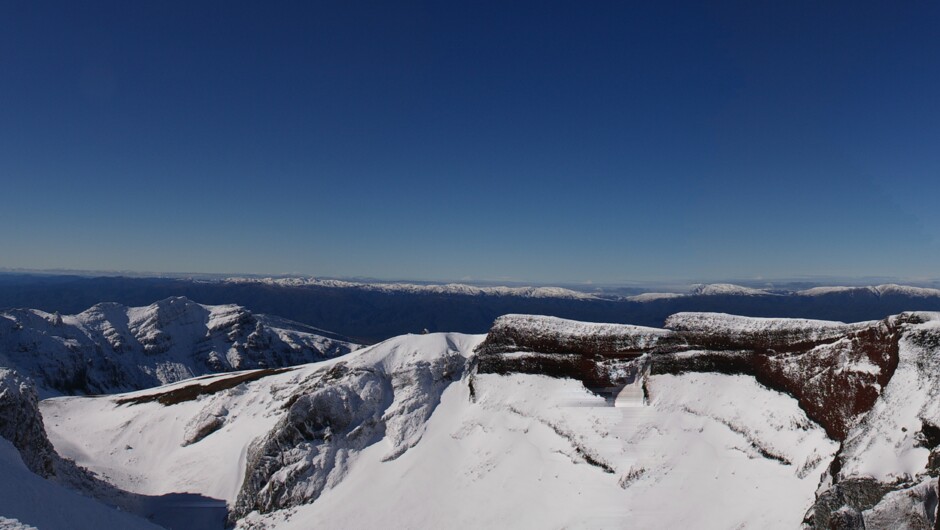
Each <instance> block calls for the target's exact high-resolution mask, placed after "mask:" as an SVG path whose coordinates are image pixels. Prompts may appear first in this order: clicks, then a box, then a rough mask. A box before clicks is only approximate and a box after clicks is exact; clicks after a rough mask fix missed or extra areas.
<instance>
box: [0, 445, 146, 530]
mask: <svg viewBox="0 0 940 530" xmlns="http://www.w3.org/2000/svg"><path fill="white" fill-rule="evenodd" d="M0 528H3V529H11V530H29V529H40V530H101V529H102V528H121V529H126V530H136V529H140V530H158V529H159V528H161V527H159V526H156V525H154V524H153V523H150V522H147V521H145V520H144V519H141V518H139V517H136V516H134V515H131V514H128V513H124V512H121V511H118V510H116V509H114V508H111V507H109V506H106V505H104V504H102V503H100V502H97V501H95V500H94V499H91V498H88V497H85V496H83V495H81V494H79V493H77V492H75V491H72V490H70V489H68V488H66V487H64V486H62V485H60V484H56V483H54V482H51V481H49V480H46V479H44V478H42V477H40V476H39V475H36V474H35V473H33V472H32V471H30V470H29V469H28V468H27V467H26V466H25V465H24V464H23V461H22V460H21V458H20V453H19V452H18V451H17V450H16V448H15V447H13V444H11V443H10V442H9V441H8V440H6V439H2V438H0Z"/></svg>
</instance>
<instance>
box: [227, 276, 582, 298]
mask: <svg viewBox="0 0 940 530" xmlns="http://www.w3.org/2000/svg"><path fill="white" fill-rule="evenodd" d="M224 282H226V283H233V284H263V285H274V286H278V287H328V288H337V289H355V290H361V291H375V292H381V293H391V294H400V293H404V294H437V295H463V296H504V297H521V298H561V299H566V298H567V299H574V300H598V299H599V298H598V296H596V295H594V294H591V293H585V292H581V291H573V290H571V289H565V288H563V287H531V286H526V287H506V286H493V287H481V286H477V285H467V284H463V283H446V284H415V283H404V282H383V283H378V282H350V281H346V280H332V279H325V278H244V277H232V278H226V279H225V280H224Z"/></svg>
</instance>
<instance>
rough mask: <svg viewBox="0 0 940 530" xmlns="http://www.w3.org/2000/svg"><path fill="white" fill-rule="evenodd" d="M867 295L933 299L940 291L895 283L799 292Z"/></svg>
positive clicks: (798, 292) (797, 293)
mask: <svg viewBox="0 0 940 530" xmlns="http://www.w3.org/2000/svg"><path fill="white" fill-rule="evenodd" d="M851 292H856V293H865V294H871V295H874V296H907V297H912V298H933V297H940V289H931V288H928V287H913V286H910V285H898V284H894V283H888V284H882V285H870V286H832V287H813V288H811V289H804V290H802V291H797V292H796V293H794V294H796V295H800V296H824V295H828V294H836V293H851Z"/></svg>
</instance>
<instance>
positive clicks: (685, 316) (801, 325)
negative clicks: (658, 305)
mask: <svg viewBox="0 0 940 530" xmlns="http://www.w3.org/2000/svg"><path fill="white" fill-rule="evenodd" d="M869 325H871V323H870V322H858V323H854V324H845V323H843V322H834V321H830V320H812V319H805V318H761V317H742V316H737V315H729V314H727V313H693V312H685V313H676V314H674V315H672V316H670V317H669V318H667V319H666V324H665V327H666V328H668V329H676V330H700V331H708V332H711V333H721V334H728V333H732V334H749V335H756V334H763V333H774V332H786V333H797V332H798V333H801V334H803V333H805V334H806V340H816V339H819V338H823V337H827V336H837V335H840V334H842V333H844V332H846V331H847V330H849V329H852V328H861V327H865V326H869Z"/></svg>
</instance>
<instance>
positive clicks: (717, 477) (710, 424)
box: [240, 374, 837, 530]
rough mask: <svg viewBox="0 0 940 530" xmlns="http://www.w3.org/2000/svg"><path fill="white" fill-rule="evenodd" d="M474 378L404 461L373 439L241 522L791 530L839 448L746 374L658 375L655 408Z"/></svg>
mask: <svg viewBox="0 0 940 530" xmlns="http://www.w3.org/2000/svg"><path fill="white" fill-rule="evenodd" d="M474 386H475V391H476V402H474V401H473V400H472V399H471V397H470V394H469V390H468V387H467V385H465V384H454V385H451V386H450V387H449V388H448V389H447V390H446V391H445V393H444V395H443V397H442V400H441V405H440V406H439V407H438V410H437V411H436V412H435V414H434V415H433V416H432V417H431V419H430V421H429V422H428V426H427V431H426V433H425V435H424V437H423V439H422V441H421V443H419V444H418V445H416V446H415V447H413V448H412V449H411V450H410V451H408V452H407V453H405V454H404V455H403V456H402V457H401V458H399V459H397V460H393V461H390V462H382V461H381V450H380V448H375V449H367V450H366V451H364V452H363V453H362V454H361V455H360V457H359V460H358V462H356V463H355V464H354V465H353V466H352V467H351V469H350V472H349V474H348V475H347V477H346V478H345V479H344V480H343V481H342V482H341V483H339V484H338V485H337V486H335V487H334V488H332V489H331V490H329V491H327V492H325V493H324V494H323V496H321V497H320V498H319V499H318V500H317V501H316V502H314V503H313V504H309V505H305V506H301V507H299V508H296V509H293V510H284V511H281V512H275V513H273V514H269V515H264V516H262V515H258V514H253V515H251V516H249V517H248V518H246V519H244V520H243V521H242V522H241V524H240V527H242V528H285V529H298V530H299V529H303V528H313V527H322V528H382V527H385V528H387V527H391V528H442V527H461V528H485V527H503V528H572V527H573V528H716V529H717V528H740V527H747V528H796V527H798V526H799V523H800V520H801V518H802V513H803V511H804V510H805V507H806V506H807V505H809V504H810V503H811V502H812V500H813V494H814V491H815V488H816V485H817V483H818V479H819V475H820V473H821V472H822V470H823V469H824V468H825V466H826V465H828V463H829V460H830V459H831V456H832V454H833V453H834V452H835V450H836V449H837V446H836V444H835V443H834V442H832V441H830V440H828V439H827V438H826V436H825V433H824V432H823V431H822V429H820V428H819V427H818V426H816V425H815V424H813V423H812V422H810V421H809V420H808V419H807V418H806V416H805V415H804V414H803V412H802V411H801V410H800V409H799V407H798V406H797V404H796V402H795V401H794V400H793V399H791V398H789V397H787V396H785V395H783V394H780V393H777V392H773V391H770V390H767V389H766V388H763V387H761V386H760V385H758V384H757V383H756V382H754V380H753V379H752V378H748V377H744V376H725V375H718V374H688V375H683V376H656V377H651V378H650V390H651V393H652V396H653V397H652V402H651V405H650V406H648V407H633V408H614V407H609V406H606V405H605V401H604V400H603V399H602V398H599V397H597V396H594V395H593V394H590V393H589V392H587V391H586V390H585V389H584V388H583V386H581V385H580V384H579V383H577V382H575V381H573V380H570V379H555V378H550V377H545V376H537V375H518V374H517V375H511V376H499V375H481V376H477V377H476V378H475V382H474ZM745 404H746V405H747V406H744V405H745ZM742 525H743V526H742Z"/></svg>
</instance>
